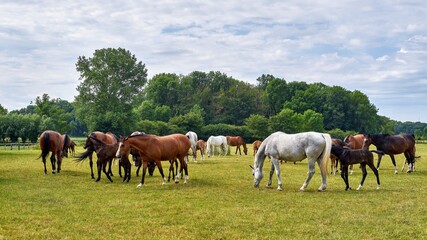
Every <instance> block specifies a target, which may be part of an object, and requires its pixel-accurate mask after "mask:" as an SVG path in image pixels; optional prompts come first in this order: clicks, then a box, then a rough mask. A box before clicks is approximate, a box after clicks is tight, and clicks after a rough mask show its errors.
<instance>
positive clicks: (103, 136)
mask: <svg viewBox="0 0 427 240" xmlns="http://www.w3.org/2000/svg"><path fill="white" fill-rule="evenodd" d="M90 137H94V138H96V139H98V140H99V141H101V142H103V143H106V144H114V143H117V142H118V141H117V138H116V136H115V135H114V134H113V133H111V132H107V133H103V132H99V131H95V132H92V133H91V134H89V136H87V138H86V142H85V144H84V145H83V148H84V149H86V152H84V153H82V154H80V155H78V156H76V158H77V159H78V160H77V161H83V160H84V159H86V158H87V157H89V165H90V174H91V177H92V179H95V176H94V174H93V160H92V155H93V152H94V151H95V148H94V145H93V141H92V140H90ZM111 164H112V160H111V161H110V162H109V165H108V174H110V176H113V173H112V171H111Z"/></svg>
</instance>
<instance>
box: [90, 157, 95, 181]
mask: <svg viewBox="0 0 427 240" xmlns="http://www.w3.org/2000/svg"><path fill="white" fill-rule="evenodd" d="M89 166H90V175H91V176H92V179H95V175H93V161H92V154H90V155H89Z"/></svg>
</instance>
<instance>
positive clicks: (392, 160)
mask: <svg viewBox="0 0 427 240" xmlns="http://www.w3.org/2000/svg"><path fill="white" fill-rule="evenodd" d="M389 156H390V158H391V162H392V163H393V166H394V173H395V174H398V173H399V171H398V170H397V167H396V160H395V159H394V155H393V154H389Z"/></svg>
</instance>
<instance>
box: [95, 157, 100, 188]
mask: <svg viewBox="0 0 427 240" xmlns="http://www.w3.org/2000/svg"><path fill="white" fill-rule="evenodd" d="M96 167H97V171H98V178H97V179H96V180H95V182H98V181H99V180H101V170H102V162H101V159H99V158H98V160H96Z"/></svg>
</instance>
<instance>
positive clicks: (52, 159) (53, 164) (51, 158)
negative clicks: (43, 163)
mask: <svg viewBox="0 0 427 240" xmlns="http://www.w3.org/2000/svg"><path fill="white" fill-rule="evenodd" d="M55 162H56V159H55V153H53V152H52V155H50V163H51V164H52V173H53V174H55V173H56V167H55Z"/></svg>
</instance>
